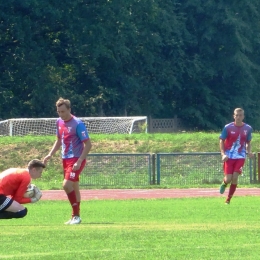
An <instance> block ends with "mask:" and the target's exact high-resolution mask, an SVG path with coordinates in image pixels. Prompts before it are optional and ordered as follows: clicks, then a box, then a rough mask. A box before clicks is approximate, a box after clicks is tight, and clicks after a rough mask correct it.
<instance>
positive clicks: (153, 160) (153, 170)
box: [151, 153, 155, 184]
mask: <svg viewBox="0 0 260 260" xmlns="http://www.w3.org/2000/svg"><path fill="white" fill-rule="evenodd" d="M151 184H155V153H153V154H152V183H151Z"/></svg>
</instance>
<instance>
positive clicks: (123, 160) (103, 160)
mask: <svg viewBox="0 0 260 260" xmlns="http://www.w3.org/2000/svg"><path fill="white" fill-rule="evenodd" d="M80 184H81V185H87V186H103V187H107V186H128V187H131V186H146V185H150V184H151V155H150V154H122V153H120V154H90V155H88V163H87V166H86V167H85V169H84V171H83V172H82V173H81V177H80Z"/></svg>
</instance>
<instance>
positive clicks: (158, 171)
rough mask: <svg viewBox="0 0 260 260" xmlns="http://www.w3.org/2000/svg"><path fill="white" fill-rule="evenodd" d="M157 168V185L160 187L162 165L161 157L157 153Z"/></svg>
mask: <svg viewBox="0 0 260 260" xmlns="http://www.w3.org/2000/svg"><path fill="white" fill-rule="evenodd" d="M156 168H157V183H156V184H158V185H160V183H161V170H160V168H161V165H160V155H159V154H158V153H157V154H156Z"/></svg>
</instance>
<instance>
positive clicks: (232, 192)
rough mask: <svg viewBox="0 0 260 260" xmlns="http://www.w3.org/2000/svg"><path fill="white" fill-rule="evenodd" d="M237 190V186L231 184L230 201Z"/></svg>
mask: <svg viewBox="0 0 260 260" xmlns="http://www.w3.org/2000/svg"><path fill="white" fill-rule="evenodd" d="M236 188H237V184H231V185H230V188H229V192H228V198H227V199H228V200H231V198H232V197H233V195H234V193H235V191H236Z"/></svg>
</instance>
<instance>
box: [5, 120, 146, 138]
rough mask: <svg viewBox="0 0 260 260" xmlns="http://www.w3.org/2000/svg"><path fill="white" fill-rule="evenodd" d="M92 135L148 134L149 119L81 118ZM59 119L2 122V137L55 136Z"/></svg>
mask: <svg viewBox="0 0 260 260" xmlns="http://www.w3.org/2000/svg"><path fill="white" fill-rule="evenodd" d="M79 118H80V119H81V120H82V121H83V122H84V123H85V125H86V127H87V129H88V132H89V133H90V134H91V133H93V134H132V133H140V132H147V117H146V116H133V117H79ZM56 120H57V118H14V119H8V120H4V121H0V135H1V136H24V135H55V133H56Z"/></svg>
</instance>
